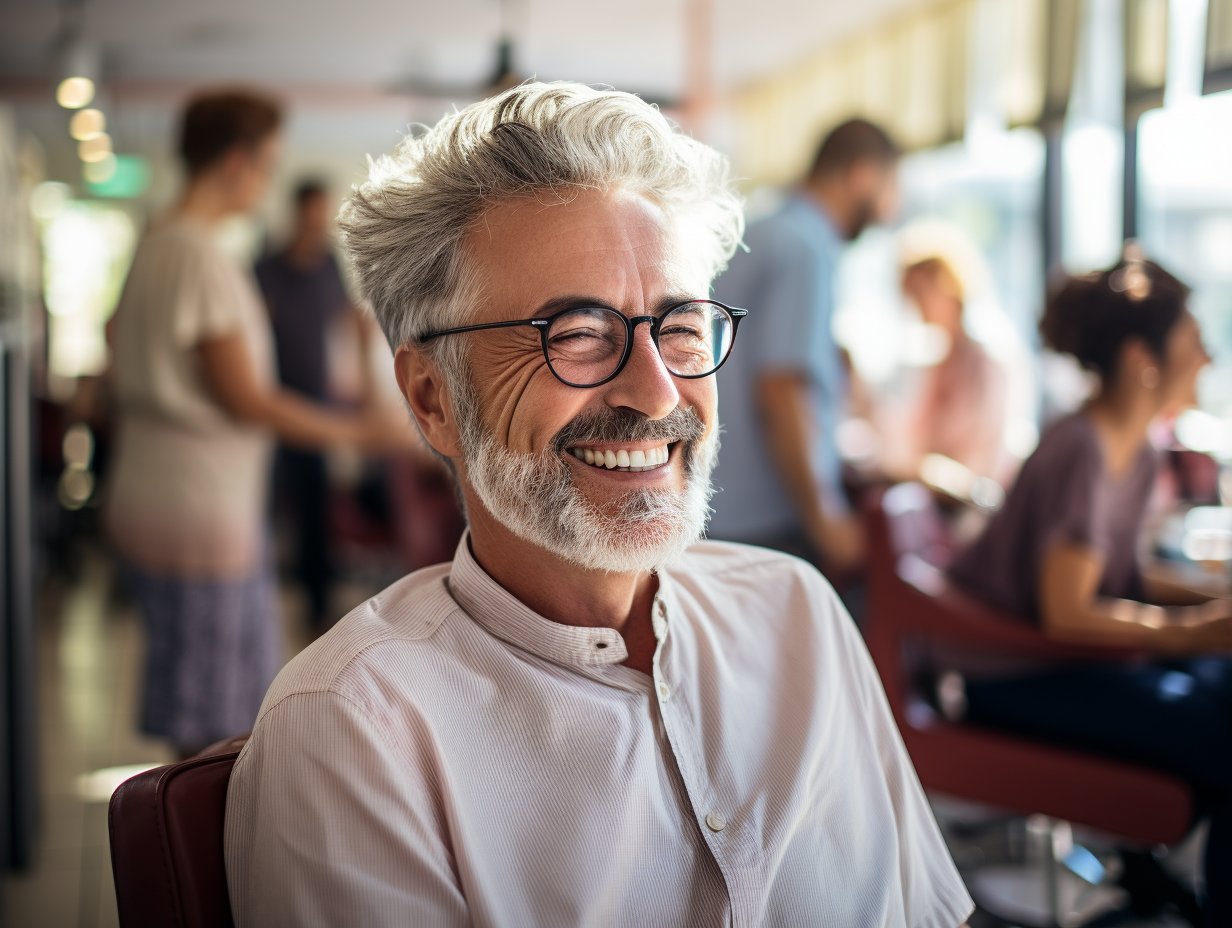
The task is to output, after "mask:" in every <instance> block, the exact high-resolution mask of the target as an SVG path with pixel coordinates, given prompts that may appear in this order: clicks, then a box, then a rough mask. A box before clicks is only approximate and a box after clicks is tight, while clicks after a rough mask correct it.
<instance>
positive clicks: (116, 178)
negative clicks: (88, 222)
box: [85, 155, 150, 199]
mask: <svg viewBox="0 0 1232 928" xmlns="http://www.w3.org/2000/svg"><path fill="white" fill-rule="evenodd" d="M85 185H86V191H87V192H89V193H91V194H93V195H94V196H96V197H111V198H113V199H125V198H128V197H139V196H141V194H143V193H145V191H146V188H147V187H149V186H150V162H149V161H147V160H146V159H145V158H142V157H141V156H140V155H116V156H115V170H114V171H112V172H111V176H110V177H108V178H107V179H106V180H98V181H92V180H90V179H89V178H88V177H87V178H86V181H85Z"/></svg>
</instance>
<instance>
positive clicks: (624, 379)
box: [604, 325, 680, 419]
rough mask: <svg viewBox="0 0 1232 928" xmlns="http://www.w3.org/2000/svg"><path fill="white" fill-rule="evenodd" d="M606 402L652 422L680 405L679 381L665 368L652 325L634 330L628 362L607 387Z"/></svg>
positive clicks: (641, 326)
mask: <svg viewBox="0 0 1232 928" xmlns="http://www.w3.org/2000/svg"><path fill="white" fill-rule="evenodd" d="M604 401H605V402H606V403H607V405H609V406H611V407H613V408H618V407H621V406H626V407H628V408H629V409H635V410H637V411H638V412H640V413H641V414H642V415H644V416H646V417H647V418H649V419H662V418H663V417H664V416H666V415H667V414H668V413H670V412H671V411H672V410H673V409H675V408H676V407H677V406H678V405H680V394H679V392H677V390H676V381H675V380H674V379H673V377H672V375H671V373H670V372H669V371H668V369H667V368H666V367H664V366H663V358H661V357H660V356H659V349H658V348H656V347H655V343H654V340H653V339H652V338H651V337H650V326H649V325H639V326H638V327H637V328H636V329H634V330H633V346H632V347H631V348H630V349H629V361H628V363H627V364H626V365H625V369H624V370H623V371H621V372H620V375H619V376H618V377H617V378H616V379H615V380H613V381H612V382H611V383H609V384H606V385H605V393H604Z"/></svg>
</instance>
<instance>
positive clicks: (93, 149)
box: [77, 132, 112, 162]
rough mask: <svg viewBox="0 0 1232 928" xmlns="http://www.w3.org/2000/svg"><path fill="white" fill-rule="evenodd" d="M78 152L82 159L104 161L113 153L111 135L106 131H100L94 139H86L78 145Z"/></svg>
mask: <svg viewBox="0 0 1232 928" xmlns="http://www.w3.org/2000/svg"><path fill="white" fill-rule="evenodd" d="M77 154H78V155H80V156H81V160H82V161H86V162H90V161H104V160H106V159H107V158H110V157H112V155H111V136H109V135H108V134H107V133H106V132H102V133H99V134H98V135H96V136H94V138H92V139H86V140H85V141H84V142H82V143H81V144H79V145H78V146H77Z"/></svg>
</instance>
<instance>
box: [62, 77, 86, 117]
mask: <svg viewBox="0 0 1232 928" xmlns="http://www.w3.org/2000/svg"><path fill="white" fill-rule="evenodd" d="M93 99H94V81H92V80H90V79H89V78H88V77H66V78H65V79H64V80H62V81H60V86H58V87H57V88H56V102H57V103H59V104H60V105H61V106H63V107H65V108H66V109H70V110H75V109H79V108H80V107H83V106H85V105H86V104H87V103H89V102H90V101H91V100H93Z"/></svg>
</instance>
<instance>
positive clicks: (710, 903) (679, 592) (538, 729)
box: [226, 84, 971, 928]
mask: <svg viewBox="0 0 1232 928" xmlns="http://www.w3.org/2000/svg"><path fill="white" fill-rule="evenodd" d="M342 227H343V229H344V230H345V232H346V241H347V246H348V248H349V250H350V253H351V257H352V260H353V261H354V264H355V267H356V270H357V272H358V276H359V279H360V281H361V284H362V286H363V288H364V292H365V294H366V296H367V297H368V299H369V300H370V301H371V302H372V305H373V307H374V308H375V310H376V313H377V316H378V318H379V319H380V321H381V324H382V325H383V327H384V329H385V332H386V334H387V335H388V337H389V340H390V343H391V344H392V345H393V346H394V348H395V351H396V361H395V366H396V370H397V373H398V382H399V385H400V386H401V388H402V392H403V394H404V395H405V396H406V399H407V402H408V404H409V406H410V408H411V410H412V412H413V413H414V416H415V420H416V422H417V423H418V425H419V428H420V429H421V431H422V432H423V434H424V436H425V438H426V439H427V441H428V443H429V444H430V445H431V446H432V447H433V448H434V449H435V450H436V451H437V452H438V453H439V454H441V455H442V456H444V457H445V458H446V459H447V460H448V461H449V463H450V465H451V466H452V467H453V468H454V470H455V473H456V475H457V479H458V483H459V487H460V491H461V495H462V497H463V498H464V500H465V503H466V509H467V517H468V522H469V531H468V532H467V534H466V535H465V536H464V537H463V539H462V542H461V543H460V544H459V546H458V550H457V553H456V555H455V557H454V560H453V562H452V563H450V564H442V565H439V566H437V567H432V568H428V569H426V570H422V571H419V572H417V573H415V574H412V575H410V576H408V577H406V578H404V579H403V580H401V581H399V582H398V583H396V584H394V585H393V586H391V587H390V588H389V589H387V590H385V591H384V592H383V593H381V594H380V595H378V596H376V597H374V598H373V599H371V600H369V601H368V602H367V603H365V604H364V605H363V606H361V607H360V608H359V609H357V610H356V611H355V612H353V613H351V614H350V615H349V616H347V617H346V618H345V619H343V620H342V621H341V622H340V623H339V624H338V625H337V626H336V627H335V628H334V629H333V630H332V631H331V632H330V633H329V634H328V635H326V636H325V637H324V638H322V639H321V640H319V641H318V642H317V643H316V644H314V645H313V646H312V647H311V648H309V649H308V650H307V651H305V652H304V653H303V654H301V655H300V656H299V657H297V658H296V659H295V660H294V661H292V662H291V664H289V665H288V666H287V668H286V669H285V670H284V671H283V672H282V674H281V675H280V676H279V678H278V680H277V681H276V682H275V683H274V685H273V687H272V688H271V689H270V692H269V694H268V695H267V697H266V699H265V704H264V706H263V707H262V711H261V716H260V718H259V720H258V722H257V726H256V729H255V730H254V732H253V735H252V738H251V740H250V741H249V742H248V745H247V747H246V748H245V750H244V752H243V754H241V756H240V758H239V761H238V762H237V764H236V766H235V771H234V773H233V776H232V780H231V786H230V790H229V793H228V800H227V825H226V859H227V873H228V880H229V883H230V889H231V899H232V904H233V907H234V910H235V916H236V922H237V924H238V925H239V926H240V928H249V926H263V928H264V926H278V925H340V926H341V925H363V926H383V925H388V926H395V925H397V926H412V925H413V926H419V925H424V926H438V925H441V926H452V925H457V926H462V925H474V926H517V928H520V926H572V925H595V926H601V925H602V926H606V925H637V926H647V925H654V926H658V925H664V926H679V925H705V926H710V925H714V926H724V925H734V926H753V925H823V924H824V925H834V926H842V928H855V926H883V925H884V926H913V928H914V926H921V928H954V926H956V925H958V924H959V923H960V922H962V921H963V919H964V917H965V916H966V915H967V914H968V913H969V912H970V910H971V903H970V900H969V899H968V897H967V894H966V892H965V890H964V889H963V885H962V882H961V881H960V879H959V877H958V874H957V872H956V871H955V869H954V866H953V864H952V862H951V861H950V858H949V855H948V853H947V852H946V848H945V845H944V844H943V842H942V840H941V838H940V835H939V834H938V831H937V827H936V825H935V823H934V822H933V819H932V817H931V814H930V812H929V809H928V805H927V803H926V801H925V799H924V796H923V793H922V791H921V790H920V786H919V783H918V781H917V780H916V777H915V774H914V772H913V771H912V769H911V764H910V761H909V759H908V758H907V755H906V753H905V751H904V749H903V746H902V742H901V741H900V739H899V736H898V732H897V731H896V729H895V727H894V722H893V719H892V717H891V715H890V712H889V710H888V708H887V706H886V702H885V698H884V696H883V694H882V691H881V687H880V684H879V683H878V680H877V677H876V674H875V672H874V670H873V668H872V665H871V662H870V661H869V658H868V655H867V653H866V652H865V650H864V647H863V644H862V643H861V641H860V639H859V636H858V634H857V633H856V632H855V629H854V626H853V625H852V623H851V622H850V620H849V618H848V617H847V615H846V614H845V613H844V611H843V608H842V606H841V604H840V603H839V602H838V600H837V599H836V598H835V596H834V593H833V591H832V590H831V589H830V587H829V586H828V585H827V584H826V582H825V580H823V579H822V578H821V576H820V575H819V574H818V573H817V572H816V571H815V570H813V569H812V568H811V567H809V566H808V565H806V564H805V563H804V562H802V561H799V560H796V559H794V558H791V557H788V556H786V555H782V554H778V553H774V552H770V551H766V550H762V549H759V548H751V547H743V546H739V545H730V544H718V543H709V542H699V538H700V537H701V535H702V533H703V531H704V528H705V523H706V516H707V513H708V499H709V495H710V481H709V477H710V472H711V469H712V468H713V466H714V462H715V456H716V454H717V449H718V433H719V420H718V409H717V403H716V391H715V376H716V371H717V370H718V368H719V367H720V366H721V365H722V363H723V361H724V360H725V359H726V357H727V355H728V353H729V352H730V351H731V350H732V347H733V342H734V341H735V339H736V334H737V330H738V328H739V326H740V325H741V320H742V318H743V317H744V314H743V312H742V311H741V310H739V309H736V308H733V307H727V306H723V305H721V304H718V303H715V302H712V301H710V300H709V299H708V295H709V287H710V281H711V279H712V278H713V277H714V275H715V274H716V273H717V272H718V271H719V270H720V269H721V268H722V267H723V266H724V264H725V263H726V261H727V259H728V258H729V257H730V256H731V253H732V251H733V250H734V249H735V247H736V244H737V242H738V241H739V238H740V234H741V230H742V219H741V206H740V202H739V199H738V197H737V196H736V195H735V194H734V192H733V190H732V187H731V183H730V179H729V172H728V167H727V164H726V161H725V160H724V159H723V158H722V157H721V156H720V155H719V154H717V153H716V152H714V151H713V150H711V149H709V148H707V147H705V146H704V145H701V144H700V143H698V142H695V141H693V140H692V139H690V138H688V137H687V136H684V135H682V134H681V133H679V132H677V131H675V130H674V129H673V128H672V127H671V125H670V124H669V123H668V122H667V121H666V120H665V119H664V118H663V117H662V116H661V115H660V114H659V113H658V112H657V111H656V110H655V109H653V108H652V107H650V106H648V105H646V104H645V103H643V102H641V101H640V100H638V99H637V98H636V97H632V96H629V95H627V94H623V93H617V92H614V91H599V90H593V89H590V88H587V87H584V86H581V85H576V84H526V85H523V86H521V87H518V88H515V89H514V90H511V91H509V92H507V93H505V94H503V95H502V96H500V97H497V98H495V99H493V100H489V101H485V102H483V103H478V104H475V105H473V106H470V107H467V108H466V109H463V110H462V111H460V112H458V113H455V114H453V115H451V116H448V117H446V118H445V119H443V120H442V121H441V122H440V123H439V124H438V125H437V126H436V127H435V128H434V129H432V130H431V131H429V132H427V133H426V134H425V135H423V136H422V137H420V138H416V139H408V140H407V141H406V142H404V143H403V144H402V146H401V147H400V148H399V149H398V150H397V151H396V152H395V154H394V155H393V156H392V157H387V158H382V159H381V160H379V161H377V162H376V163H375V164H374V165H373V168H372V172H371V176H370V178H369V180H368V182H367V183H365V184H364V185H362V186H361V187H360V188H359V189H358V190H357V191H356V193H355V195H354V196H353V197H352V199H351V201H350V203H349V204H348V206H347V207H346V208H345V210H344V213H343V217H342ZM744 324H745V325H756V324H757V323H756V320H755V319H754V318H749V319H748V320H747V321H746V322H745V323H744ZM736 350H739V348H738V347H737V348H736ZM718 376H722V374H721V373H719V374H718Z"/></svg>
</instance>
